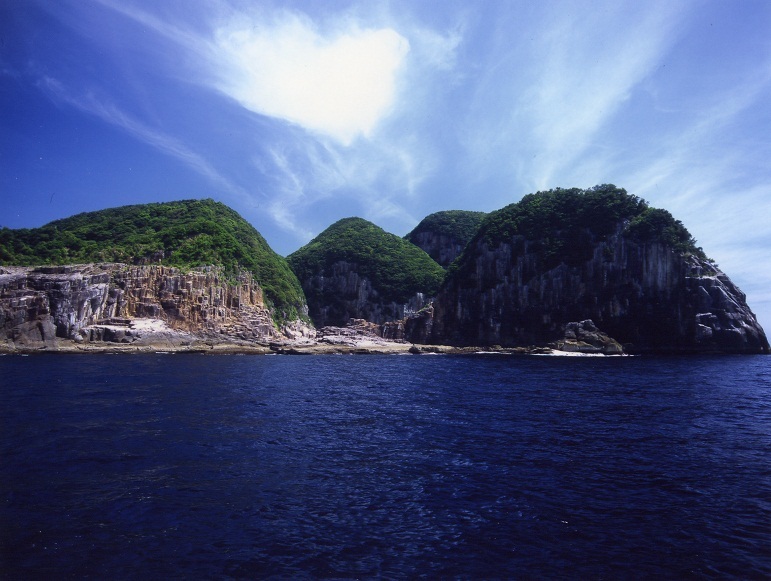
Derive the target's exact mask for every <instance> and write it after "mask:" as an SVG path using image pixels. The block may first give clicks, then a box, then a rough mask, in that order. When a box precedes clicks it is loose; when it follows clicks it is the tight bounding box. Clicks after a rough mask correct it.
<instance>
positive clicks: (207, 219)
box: [0, 199, 305, 319]
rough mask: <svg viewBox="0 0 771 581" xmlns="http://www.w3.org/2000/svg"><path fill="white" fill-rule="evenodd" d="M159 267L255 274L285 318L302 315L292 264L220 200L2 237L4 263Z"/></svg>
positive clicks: (107, 214)
mask: <svg viewBox="0 0 771 581" xmlns="http://www.w3.org/2000/svg"><path fill="white" fill-rule="evenodd" d="M86 262H125V263H129V264H146V263H156V264H158V263H159V264H164V265H167V266H176V267H180V268H182V269H190V268H195V267H198V266H203V265H218V266H222V267H223V268H224V269H225V272H226V273H229V274H230V273H232V274H234V273H236V272H237V271H238V270H240V269H243V270H248V271H250V272H251V273H252V274H253V276H254V277H255V279H256V280H257V281H258V282H259V284H260V286H261V287H262V289H263V290H264V292H265V298H266V300H267V301H268V302H269V303H270V304H271V305H272V306H273V307H274V308H275V309H276V311H277V312H276V315H278V317H279V318H290V319H293V318H295V317H297V316H298V315H299V314H301V313H303V312H304V304H305V297H304V296H303V292H302V288H301V287H300V284H299V282H298V280H297V278H296V277H295V275H294V273H293V272H292V270H291V269H290V268H289V265H288V264H287V262H286V260H285V259H284V258H282V257H281V256H279V255H278V254H276V253H275V252H274V251H273V250H272V249H271V248H270V246H269V245H268V243H267V242H266V241H265V239H264V238H263V237H262V236H261V235H260V233H259V232H258V231H257V230H255V229H254V227H253V226H252V225H251V224H249V223H248V222H247V221H246V220H244V219H243V218H242V217H241V216H240V215H239V214H238V213H236V212H235V211H234V210H232V209H230V208H229V207H227V206H226V205H224V204H222V203H220V202H215V201H214V200H209V199H207V200H185V201H179V202H166V203H153V204H139V205H133V206H123V207H120V208H111V209H107V210H100V211H97V212H86V213H83V214H78V215H76V216H72V217H70V218H64V219H62V220H56V221H54V222H51V223H49V224H46V225H45V226H42V227H40V228H30V229H19V230H11V229H8V228H3V229H1V230H0V264H4V265H19V266H31V265H44V264H72V263H86Z"/></svg>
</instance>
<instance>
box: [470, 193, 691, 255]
mask: <svg viewBox="0 0 771 581" xmlns="http://www.w3.org/2000/svg"><path fill="white" fill-rule="evenodd" d="M621 223H626V226H625V229H624V231H623V234H624V235H625V236H627V237H629V238H630V239H632V240H635V241H639V242H661V243H663V244H668V245H670V246H672V247H673V248H674V249H675V250H677V251H678V252H690V253H693V254H697V255H699V256H701V257H703V256H704V253H703V251H702V250H701V248H698V247H696V243H695V241H694V239H693V237H692V236H691V235H690V234H689V233H688V231H687V230H686V229H685V227H684V226H683V224H682V223H681V222H680V221H678V220H675V219H674V218H673V217H672V215H671V214H670V213H669V212H667V211H666V210H658V209H655V208H651V207H649V206H648V203H647V202H645V201H644V200H642V199H640V198H638V197H637V196H633V195H631V194H628V193H627V192H626V190H623V189H621V188H617V187H616V186H614V185H612V184H605V185H600V186H595V187H593V188H589V189H588V190H581V189H578V188H572V189H562V188H557V189H554V190H549V191H546V192H537V193H535V194H529V195H527V196H525V197H524V198H522V200H520V201H519V202H516V203H514V204H510V205H508V206H506V207H505V208H502V209H501V210H498V211H497V212H492V213H491V214H489V215H488V216H487V218H486V219H485V220H484V221H483V222H482V225H481V226H480V228H479V231H478V233H477V235H476V237H475V240H478V241H481V242H484V243H486V244H487V245H488V246H489V247H491V248H496V247H498V246H499V245H500V244H502V243H504V242H512V239H513V237H514V236H521V237H523V238H524V239H525V240H528V241H530V243H531V245H530V250H531V251H534V252H537V253H539V254H540V256H541V258H542V260H543V264H544V266H545V267H546V268H553V267H555V266H557V265H559V264H560V263H565V264H567V265H569V266H574V265H577V264H580V263H582V262H584V261H586V260H588V259H590V258H591V255H592V251H593V246H594V244H595V242H596V241H598V240H599V241H601V240H605V239H606V238H607V237H608V236H609V235H610V234H612V233H613V232H615V231H616V229H617V228H618V226H619V224H621ZM465 258H466V259H468V258H469V257H465ZM463 260H464V257H461V262H462V261H463ZM459 266H460V265H458V267H459ZM456 268H457V267H456Z"/></svg>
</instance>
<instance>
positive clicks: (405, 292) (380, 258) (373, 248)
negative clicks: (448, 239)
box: [288, 218, 444, 303]
mask: <svg viewBox="0 0 771 581" xmlns="http://www.w3.org/2000/svg"><path fill="white" fill-rule="evenodd" d="M288 260H289V264H290V265H291V266H292V269H293V270H294V272H295V274H297V277H298V278H299V279H300V280H301V281H308V280H310V279H311V278H312V277H313V276H314V275H316V274H322V273H325V275H329V274H330V269H331V267H332V265H333V264H335V263H336V262H340V261H345V262H349V263H355V264H356V265H357V272H358V274H359V276H362V277H365V278H368V279H369V280H370V281H371V283H372V286H373V287H374V288H375V289H377V291H378V293H379V295H380V297H381V298H382V299H383V300H386V301H394V302H397V303H399V302H406V301H408V300H409V299H410V297H412V296H413V295H414V294H415V293H417V292H422V293H425V294H427V295H429V296H431V295H433V294H434V293H435V292H436V290H437V289H438V288H439V285H440V284H441V282H442V278H443V276H444V270H443V269H442V267H441V266H439V265H438V264H437V263H436V262H434V261H433V260H432V259H431V257H429V256H428V255H427V254H426V253H425V252H423V251H422V250H421V249H420V248H418V247H417V246H414V245H412V244H410V243H409V242H407V241H406V240H404V239H403V238H400V237H398V236H396V235H394V234H389V233H388V232H386V231H385V230H383V229H382V228H380V227H378V226H376V225H375V224H373V223H371V222H368V221H367V220H364V219H362V218H345V219H343V220H340V221H338V222H335V223H334V224H332V226H330V227H329V228H327V229H326V230H324V232H322V233H321V234H320V235H319V236H317V237H316V238H314V239H313V240H311V242H309V243H308V244H306V245H305V246H303V247H302V248H300V249H299V250H297V251H296V252H295V253H293V254H290V255H289V257H288ZM303 284H305V282H304V283H303ZM306 292H307V289H306ZM308 299H309V300H311V297H308Z"/></svg>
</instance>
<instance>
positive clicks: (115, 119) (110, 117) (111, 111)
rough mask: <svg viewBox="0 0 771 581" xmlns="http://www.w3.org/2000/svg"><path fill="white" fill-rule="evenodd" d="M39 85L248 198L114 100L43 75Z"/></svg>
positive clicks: (193, 154) (192, 153)
mask: <svg viewBox="0 0 771 581" xmlns="http://www.w3.org/2000/svg"><path fill="white" fill-rule="evenodd" d="M39 85H40V87H41V89H43V90H44V91H45V92H46V93H47V94H48V95H49V96H51V97H52V98H53V99H54V100H55V101H58V102H61V103H65V104H67V105H69V106H71V107H74V108H76V109H78V110H80V111H83V112H85V113H88V114H89V115H93V116H95V117H97V118H99V119H101V120H102V121H104V122H106V123H108V124H110V125H113V126H115V127H118V128H119V129H121V130H123V131H125V132H126V133H128V134H129V135H131V136H132V137H134V138H136V139H138V140H139V141H141V142H142V143H145V144H147V145H149V146H151V147H153V148H155V149H157V150H158V151H160V152H161V153H164V154H166V155H168V156H170V157H173V158H174V159H176V160H178V161H180V162H182V163H183V164H184V165H186V166H187V167H188V168H190V169H192V170H193V171H195V172H196V173H198V174H199V175H201V176H203V177H204V178H206V179H207V180H209V182H211V183H212V184H213V185H215V186H217V187H219V188H222V189H223V190H224V191H225V192H227V193H229V194H231V195H234V196H237V197H238V198H240V199H241V200H246V199H250V198H251V196H250V194H249V193H248V192H247V191H246V190H245V189H244V188H242V187H240V186H238V185H237V184H234V183H233V182H232V181H230V180H229V179H228V178H226V177H225V176H224V175H223V174H222V173H220V172H219V171H217V169H216V168H215V167H214V166H213V165H212V164H211V163H209V162H208V161H207V160H206V159H205V158H204V157H203V156H201V155H200V154H198V153H196V152H195V151H193V150H191V149H190V148H189V147H187V146H186V145H185V144H184V143H182V142H180V141H179V140H177V139H175V138H173V137H171V136H169V135H166V134H165V133H163V132H160V131H157V130H155V129H152V128H151V127H149V126H147V125H145V124H144V123H142V122H140V121H138V120H137V119H135V118H133V117H132V116H130V115H128V114H127V113H125V112H124V111H122V110H121V109H119V108H118V107H117V106H116V105H114V104H113V103H110V102H108V101H103V100H100V99H98V98H97V97H95V96H94V95H93V94H91V93H87V94H85V95H75V94H73V93H72V92H71V91H69V90H68V89H67V88H66V87H65V86H64V85H63V84H62V83H61V82H59V81H58V80H56V79H53V78H51V77H43V78H42V79H41V80H40V82H39Z"/></svg>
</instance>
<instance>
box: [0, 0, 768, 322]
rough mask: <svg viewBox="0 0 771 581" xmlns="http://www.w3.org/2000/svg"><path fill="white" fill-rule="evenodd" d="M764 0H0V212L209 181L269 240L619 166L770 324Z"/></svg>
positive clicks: (28, 216) (166, 194)
mask: <svg viewBox="0 0 771 581" xmlns="http://www.w3.org/2000/svg"><path fill="white" fill-rule="evenodd" d="M770 32H771V2H768V1H767V0H759V1H752V0H742V1H741V2H734V1H729V0H724V1H714V0H707V1H696V2H690V1H687V0H678V1H676V2H673V1H671V0H667V1H663V2H655V1H645V2H639V1H629V2H624V1H619V0H611V1H607V2H602V1H585V2H584V1H564V2H562V1H550V2H533V1H531V0H523V1H517V0H506V1H501V2H495V1H492V0H489V1H485V2H468V1H467V0H462V1H457V2H453V1H441V2H428V1H415V0H409V1H393V2H377V1H373V0H366V1H361V2H335V1H329V2H327V1H325V2H269V1H266V2H226V1H224V0H221V1H217V0H206V1H200V2H195V1H187V0H185V1H183V0H162V1H153V2H150V1H130V0H57V1H56V2H53V1H48V0H44V1H40V2H38V1H36V0H2V1H0V111H2V118H1V119H2V125H1V126H0V196H1V197H2V213H0V226H8V227H11V228H19V227H33V226H40V225H42V224H44V223H46V222H49V221H51V220H53V219H56V218H62V217H65V216H69V215H72V214H74V213H77V212H83V211H90V210H97V209H101V208H107V207H113V206H119V205H124V204H133V203H142V202H150V201H165V200H178V199H187V198H202V197H211V198H214V199H216V200H219V201H222V202H224V203H226V204H228V205H229V206H231V207H233V208H234V209H235V210H237V211H238V212H239V213H241V215H242V216H244V217H245V218H246V219H247V220H249V221H250V222H251V223H252V224H254V226H255V227H256V228H257V229H258V230H259V231H260V232H261V233H262V234H263V235H264V236H265V238H266V239H267V240H268V242H269V243H270V244H271V246H272V247H273V248H274V249H275V250H276V251H277V252H279V253H281V254H288V253H290V252H292V251H294V250H295V249H297V248H298V247H300V246H301V245H302V244H304V243H305V242H307V241H308V240H309V239H310V238H311V237H312V236H314V235H316V234H318V233H319V232H321V231H322V230H323V229H324V228H326V227H327V226H328V225H330V224H331V223H332V222H334V221H335V220H337V219H339V218H343V217H346V216H352V215H357V216H362V217H364V218H367V219H369V220H372V221H374V222H375V223H377V224H379V225H380V226H382V227H383V228H385V229H386V230H388V231H391V232H393V233H395V234H399V235H403V234H406V233H407V232H408V231H409V230H411V229H412V228H413V227H414V226H415V225H416V224H417V222H418V221H419V220H420V219H421V218H423V217H424V216H426V215H427V214H429V213H431V212H435V211H438V210H446V209H469V210H483V211H490V210H494V209H497V208H500V207H502V206H504V205H506V204H508V203H511V202H515V201H517V200H519V199H520V198H521V197H522V196H523V195H525V194H527V193H530V192H534V191H537V190H539V189H549V188H553V187H558V186H559V187H574V186H575V187H590V186H592V185H595V184H599V183H614V184H616V185H618V186H621V187H624V188H626V189H627V190H628V191H629V192H630V193H633V194H636V195H638V196H640V197H643V198H645V199H646V200H648V201H649V202H650V203H651V204H652V205H654V206H657V207H663V208H666V209H668V210H670V211H671V212H672V213H673V214H674V215H675V217H677V218H678V219H680V220H682V221H683V222H684V223H685V225H686V226H687V227H688V229H689V230H690V231H691V233H692V234H693V235H694V236H695V237H696V239H697V240H698V243H699V244H700V245H701V246H703V247H704V249H705V250H706V252H707V254H708V255H709V256H711V257H713V258H715V259H716V260H717V261H718V263H719V264H720V266H721V267H722V268H723V270H724V271H725V272H726V273H727V274H728V275H729V276H730V277H731V278H732V279H733V280H734V282H736V283H737V284H738V285H739V286H740V287H741V288H742V290H744V291H745V292H746V293H747V295H748V300H749V303H750V306H751V307H752V308H753V310H755V312H756V313H757V314H758V315H759V318H760V320H761V323H763V324H764V325H765V327H766V328H769V327H771V228H769V225H768V222H769V220H770V219H771V163H770V162H769V160H771V34H770Z"/></svg>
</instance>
